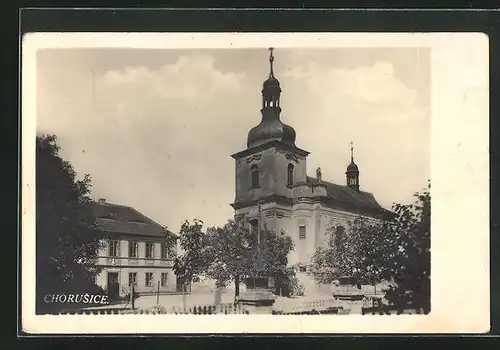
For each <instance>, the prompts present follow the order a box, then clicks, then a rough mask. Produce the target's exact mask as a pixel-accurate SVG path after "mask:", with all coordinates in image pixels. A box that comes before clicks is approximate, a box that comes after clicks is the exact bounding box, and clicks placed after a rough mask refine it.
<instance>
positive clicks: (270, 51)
mask: <svg viewBox="0 0 500 350" xmlns="http://www.w3.org/2000/svg"><path fill="white" fill-rule="evenodd" d="M273 51H274V48H273V47H270V48H269V76H270V77H274V71H273V62H274V56H273Z"/></svg>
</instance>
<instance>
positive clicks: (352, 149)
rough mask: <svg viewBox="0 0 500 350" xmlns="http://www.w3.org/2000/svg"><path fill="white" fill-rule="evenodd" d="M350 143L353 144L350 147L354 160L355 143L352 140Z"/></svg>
mask: <svg viewBox="0 0 500 350" xmlns="http://www.w3.org/2000/svg"><path fill="white" fill-rule="evenodd" d="M349 145H350V146H351V147H350V149H351V162H354V143H353V142H352V141H351V143H349Z"/></svg>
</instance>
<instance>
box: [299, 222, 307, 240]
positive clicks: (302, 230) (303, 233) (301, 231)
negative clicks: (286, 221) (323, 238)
mask: <svg viewBox="0 0 500 350" xmlns="http://www.w3.org/2000/svg"><path fill="white" fill-rule="evenodd" d="M299 239H306V227H305V226H304V225H301V226H299Z"/></svg>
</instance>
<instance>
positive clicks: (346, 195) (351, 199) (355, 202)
mask: <svg viewBox="0 0 500 350" xmlns="http://www.w3.org/2000/svg"><path fill="white" fill-rule="evenodd" d="M307 182H308V183H313V184H318V183H319V182H318V180H317V179H316V178H313V177H309V176H308V177H307ZM321 184H323V185H325V187H326V192H327V196H328V199H329V200H331V202H332V204H335V206H336V207H340V208H342V209H345V210H348V211H349V210H356V211H361V212H365V211H371V212H373V211H376V212H385V213H389V211H388V210H387V209H385V208H383V207H382V206H381V205H380V204H379V203H378V202H377V200H376V199H375V197H374V196H373V194H372V193H369V192H364V191H359V192H358V191H356V190H355V189H352V188H349V187H348V186H343V185H338V184H334V183H331V182H327V181H323V180H322V181H321Z"/></svg>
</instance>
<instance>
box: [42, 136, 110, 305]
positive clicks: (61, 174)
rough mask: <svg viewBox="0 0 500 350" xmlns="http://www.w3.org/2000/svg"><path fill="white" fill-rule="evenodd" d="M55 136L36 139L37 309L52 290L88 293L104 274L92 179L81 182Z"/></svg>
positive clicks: (86, 178) (54, 291) (86, 177)
mask: <svg viewBox="0 0 500 350" xmlns="http://www.w3.org/2000/svg"><path fill="white" fill-rule="evenodd" d="M59 150H60V148H59V146H58V145H57V139H56V136H55V135H42V136H37V138H36V289H37V310H38V311H40V310H42V309H43V308H44V307H47V306H48V305H47V304H45V303H43V297H44V296H45V295H46V294H48V293H51V294H53V293H56V292H59V293H64V292H66V293H69V292H72V291H73V292H76V293H85V292H86V291H90V290H92V288H93V283H92V280H93V278H94V277H95V276H96V275H97V274H98V273H99V272H100V268H99V267H97V266H96V260H97V254H98V249H99V247H100V244H101V243H100V242H101V239H102V233H101V231H100V230H99V229H98V227H97V225H96V218H95V214H94V208H93V203H92V201H91V199H90V197H89V194H90V188H91V179H90V176H89V175H85V176H84V178H83V179H82V180H77V178H76V173H75V171H74V169H73V167H72V166H71V164H70V163H69V162H67V161H65V160H63V159H62V158H61V157H60V156H59Z"/></svg>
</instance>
